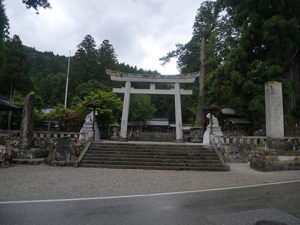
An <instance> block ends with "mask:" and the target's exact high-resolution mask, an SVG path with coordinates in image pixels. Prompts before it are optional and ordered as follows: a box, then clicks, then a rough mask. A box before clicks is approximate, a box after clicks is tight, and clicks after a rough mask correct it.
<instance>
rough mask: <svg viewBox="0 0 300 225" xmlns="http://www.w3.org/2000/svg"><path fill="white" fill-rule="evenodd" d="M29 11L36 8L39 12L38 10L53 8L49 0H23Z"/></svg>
mask: <svg viewBox="0 0 300 225" xmlns="http://www.w3.org/2000/svg"><path fill="white" fill-rule="evenodd" d="M22 1H23V3H24V4H25V5H26V7H27V8H28V9H30V8H34V9H35V10H36V11H38V8H44V9H46V8H51V6H50V3H49V2H48V0H22Z"/></svg>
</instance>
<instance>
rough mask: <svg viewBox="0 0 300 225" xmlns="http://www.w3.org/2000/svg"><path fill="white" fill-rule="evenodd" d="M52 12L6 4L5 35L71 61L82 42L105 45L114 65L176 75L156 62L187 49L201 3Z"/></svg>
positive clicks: (56, 3)
mask: <svg viewBox="0 0 300 225" xmlns="http://www.w3.org/2000/svg"><path fill="white" fill-rule="evenodd" d="M49 2H50V4H51V6H52V9H47V10H43V9H40V10H39V12H40V14H39V15H37V14H36V13H35V11H34V10H28V9H26V7H25V5H24V4H22V0H5V1H4V4H5V7H6V14H7V16H8V19H9V24H10V34H11V35H13V34H18V35H19V36H20V38H21V40H22V42H23V44H25V45H27V46H30V47H35V48H36V49H37V50H39V51H53V52H54V53H55V54H59V55H68V52H69V50H71V55H73V54H74V53H75V52H76V50H77V47H76V46H77V45H78V44H79V43H80V42H81V41H82V40H83V38H84V36H85V35H87V34H90V35H92V36H93V38H94V39H95V41H96V43H97V47H98V46H99V45H100V44H101V43H102V41H103V40H105V39H108V40H109V41H110V43H111V44H112V45H113V47H114V49H115V51H116V54H117V55H118V60H119V62H124V63H126V64H129V65H131V66H137V67H138V68H143V69H146V70H148V69H151V70H157V71H158V72H160V73H162V74H177V73H178V70H177V68H176V63H175V61H173V62H172V63H169V64H167V65H166V66H164V67H163V66H161V65H160V64H161V62H160V61H159V58H160V57H162V56H165V55H166V53H167V52H169V51H170V50H172V49H174V48H175V44H176V43H186V42H187V41H189V40H190V38H191V36H192V26H193V22H194V18H195V15H196V11H197V9H198V8H199V7H200V3H201V2H202V1H201V0H200V1H199V0H184V1H183V0H49Z"/></svg>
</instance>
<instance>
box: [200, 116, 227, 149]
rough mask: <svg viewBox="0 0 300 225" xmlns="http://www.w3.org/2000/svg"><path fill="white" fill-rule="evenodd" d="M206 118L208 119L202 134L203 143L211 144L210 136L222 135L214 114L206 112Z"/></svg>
mask: <svg viewBox="0 0 300 225" xmlns="http://www.w3.org/2000/svg"><path fill="white" fill-rule="evenodd" d="M206 118H208V119H209V124H208V125H207V126H206V130H205V132H204V135H203V144H211V143H212V138H213V137H223V132H222V131H221V128H220V126H219V121H218V119H217V118H216V117H215V116H214V115H212V114H210V113H208V114H207V115H206Z"/></svg>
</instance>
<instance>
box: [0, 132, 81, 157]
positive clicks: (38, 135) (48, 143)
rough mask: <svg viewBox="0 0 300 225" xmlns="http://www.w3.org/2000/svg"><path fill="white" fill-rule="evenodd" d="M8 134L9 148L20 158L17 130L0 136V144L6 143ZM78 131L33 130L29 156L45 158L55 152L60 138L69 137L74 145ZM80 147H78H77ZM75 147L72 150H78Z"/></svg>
mask: <svg viewBox="0 0 300 225" xmlns="http://www.w3.org/2000/svg"><path fill="white" fill-rule="evenodd" d="M9 135H10V136H11V150H12V156H13V158H22V155H21V151H20V134H19V132H18V131H13V132H10V133H7V135H2V136H0V144H1V145H7V142H8V139H9ZM78 136H79V133H77V132H51V131H34V132H33V138H32V139H33V140H32V142H33V144H32V148H31V150H30V155H31V158H46V157H48V155H49V154H55V153H56V148H57V144H58V142H59V140H60V139H62V138H64V137H69V138H70V141H71V142H72V143H73V146H76V142H77V140H78ZM78 149H80V148H78ZM78 149H77V148H76V147H74V148H73V149H72V151H74V152H75V154H77V153H76V152H77V151H79V150H78Z"/></svg>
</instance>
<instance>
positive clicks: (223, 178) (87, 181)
mask: <svg viewBox="0 0 300 225" xmlns="http://www.w3.org/2000/svg"><path fill="white" fill-rule="evenodd" d="M230 167H231V171H230V172H201V171H200V172H198V171H162V170H131V169H101V168H73V167H49V166H47V165H43V164H42V165H38V166H34V165H16V166H14V167H11V168H0V190H1V192H0V201H13V200H42V199H65V198H85V197H87V198H88V197H100V196H115V195H136V194H150V193H163V192H177V191H191V190H200V189H209V188H222V187H232V186H242V185H252V184H261V183H270V182H277V181H288V180H299V179H300V171H277V172H266V173H263V172H257V171H254V170H252V169H250V168H249V165H248V164H245V163H244V164H243V163H234V164H230Z"/></svg>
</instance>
